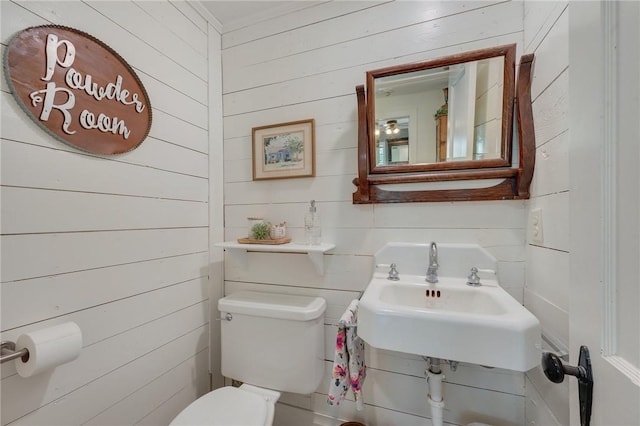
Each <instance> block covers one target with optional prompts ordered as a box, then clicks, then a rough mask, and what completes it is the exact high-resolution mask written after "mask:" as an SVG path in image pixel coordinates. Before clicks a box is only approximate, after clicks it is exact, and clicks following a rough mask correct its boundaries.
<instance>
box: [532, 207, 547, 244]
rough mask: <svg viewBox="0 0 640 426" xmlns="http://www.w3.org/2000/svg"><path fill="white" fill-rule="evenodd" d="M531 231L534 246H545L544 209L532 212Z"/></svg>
mask: <svg viewBox="0 0 640 426" xmlns="http://www.w3.org/2000/svg"><path fill="white" fill-rule="evenodd" d="M529 229H530V233H529V235H531V243H532V244H543V243H544V238H543V236H544V234H543V229H542V209H533V210H531V217H530V219H529Z"/></svg>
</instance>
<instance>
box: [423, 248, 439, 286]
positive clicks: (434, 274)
mask: <svg viewBox="0 0 640 426" xmlns="http://www.w3.org/2000/svg"><path fill="white" fill-rule="evenodd" d="M425 281H426V282H428V283H431V284H435V283H437V282H438V246H436V243H435V242H432V243H431V247H429V267H428V268H427V278H426V279H425Z"/></svg>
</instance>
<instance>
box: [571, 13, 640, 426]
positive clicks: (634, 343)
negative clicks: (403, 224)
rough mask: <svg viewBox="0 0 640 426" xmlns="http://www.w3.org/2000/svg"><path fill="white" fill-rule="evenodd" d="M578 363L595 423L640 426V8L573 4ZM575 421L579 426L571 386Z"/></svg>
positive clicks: (574, 344)
mask: <svg viewBox="0 0 640 426" xmlns="http://www.w3.org/2000/svg"><path fill="white" fill-rule="evenodd" d="M569 22H570V24H569V31H570V33H569V64H570V65H569V67H570V68H569V81H570V82H569V109H570V113H569V129H570V151H569V155H570V162H569V166H570V180H571V187H570V202H571V204H570V218H571V225H570V236H571V247H570V250H571V254H570V259H571V261H570V262H571V264H570V268H571V269H570V271H571V286H570V289H571V304H570V325H569V326H570V330H569V331H570V334H569V336H570V337H569V339H570V352H571V365H576V364H577V363H578V350H579V347H580V346H581V345H587V346H588V347H589V350H590V353H591V362H592V365H593V375H594V387H593V397H594V399H593V413H592V417H591V424H592V425H603V426H618V425H636V426H637V425H640V242H639V239H640V237H639V234H640V224H639V221H640V208H639V204H640V173H639V172H638V169H639V168H640V150H639V148H638V146H639V145H640V107H639V100H638V95H639V87H640V56H639V54H638V51H639V50H640V35H639V30H638V28H639V27H640V3H638V2H635V1H629V2H607V1H604V2H582V1H572V2H571V3H570V6H569ZM571 381H572V385H571V396H570V398H571V404H572V406H571V423H572V424H580V416H579V411H578V403H577V400H578V395H577V381H576V380H574V379H571Z"/></svg>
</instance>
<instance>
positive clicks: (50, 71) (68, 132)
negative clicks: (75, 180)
mask: <svg viewBox="0 0 640 426" xmlns="http://www.w3.org/2000/svg"><path fill="white" fill-rule="evenodd" d="M4 66H5V74H6V76H7V80H8V82H9V85H10V87H11V91H12V93H13V95H14V97H15V98H16V99H17V100H18V103H19V104H20V106H21V107H22V108H23V109H24V110H25V111H26V112H27V113H28V115H29V116H30V117H31V118H32V119H33V120H34V121H35V122H36V123H38V125H40V126H41V127H42V128H44V129H45V130H46V131H47V132H48V133H49V134H51V135H53V136H54V137H56V138H57V139H59V140H61V141H63V142H65V143H67V144H70V145H72V146H74V147H76V148H79V149H81V150H84V151H88V152H91V153H95V154H120V153H123V152H127V151H131V150H132V149H135V148H136V147H137V146H138V145H140V144H141V143H142V141H143V140H144V139H145V138H146V137H147V135H148V134H149V129H150V128H151V104H150V102H149V96H148V95H147V92H146V90H145V89H144V86H143V85H142V82H141V81H140V79H139V78H138V76H137V75H136V74H135V72H134V71H133V69H132V68H131V67H130V66H129V64H127V63H126V62H125V60H124V59H122V57H121V56H120V55H118V54H117V53H116V52H115V51H114V50H113V49H111V48H110V47H109V46H107V45H106V44H104V43H103V42H101V41H100V40H98V39H96V38H94V37H92V36H91V35H89V34H86V33H84V32H82V31H79V30H76V29H73V28H67V27H61V26H57V25H44V26H39V27H31V28H27V29H25V30H23V31H21V32H20V33H18V34H16V35H15V36H14V37H13V38H12V39H11V40H10V42H9V45H8V47H7V49H6V53H5V58H4Z"/></svg>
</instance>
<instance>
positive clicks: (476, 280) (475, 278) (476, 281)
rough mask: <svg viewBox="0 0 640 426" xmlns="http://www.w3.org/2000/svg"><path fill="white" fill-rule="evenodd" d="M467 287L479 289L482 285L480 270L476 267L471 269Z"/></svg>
mask: <svg viewBox="0 0 640 426" xmlns="http://www.w3.org/2000/svg"><path fill="white" fill-rule="evenodd" d="M467 285H470V286H472V287H478V286H480V285H482V284H481V283H480V276H479V275H478V268H476V267H475V266H474V267H473V268H471V274H469V276H468V277H467Z"/></svg>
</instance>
